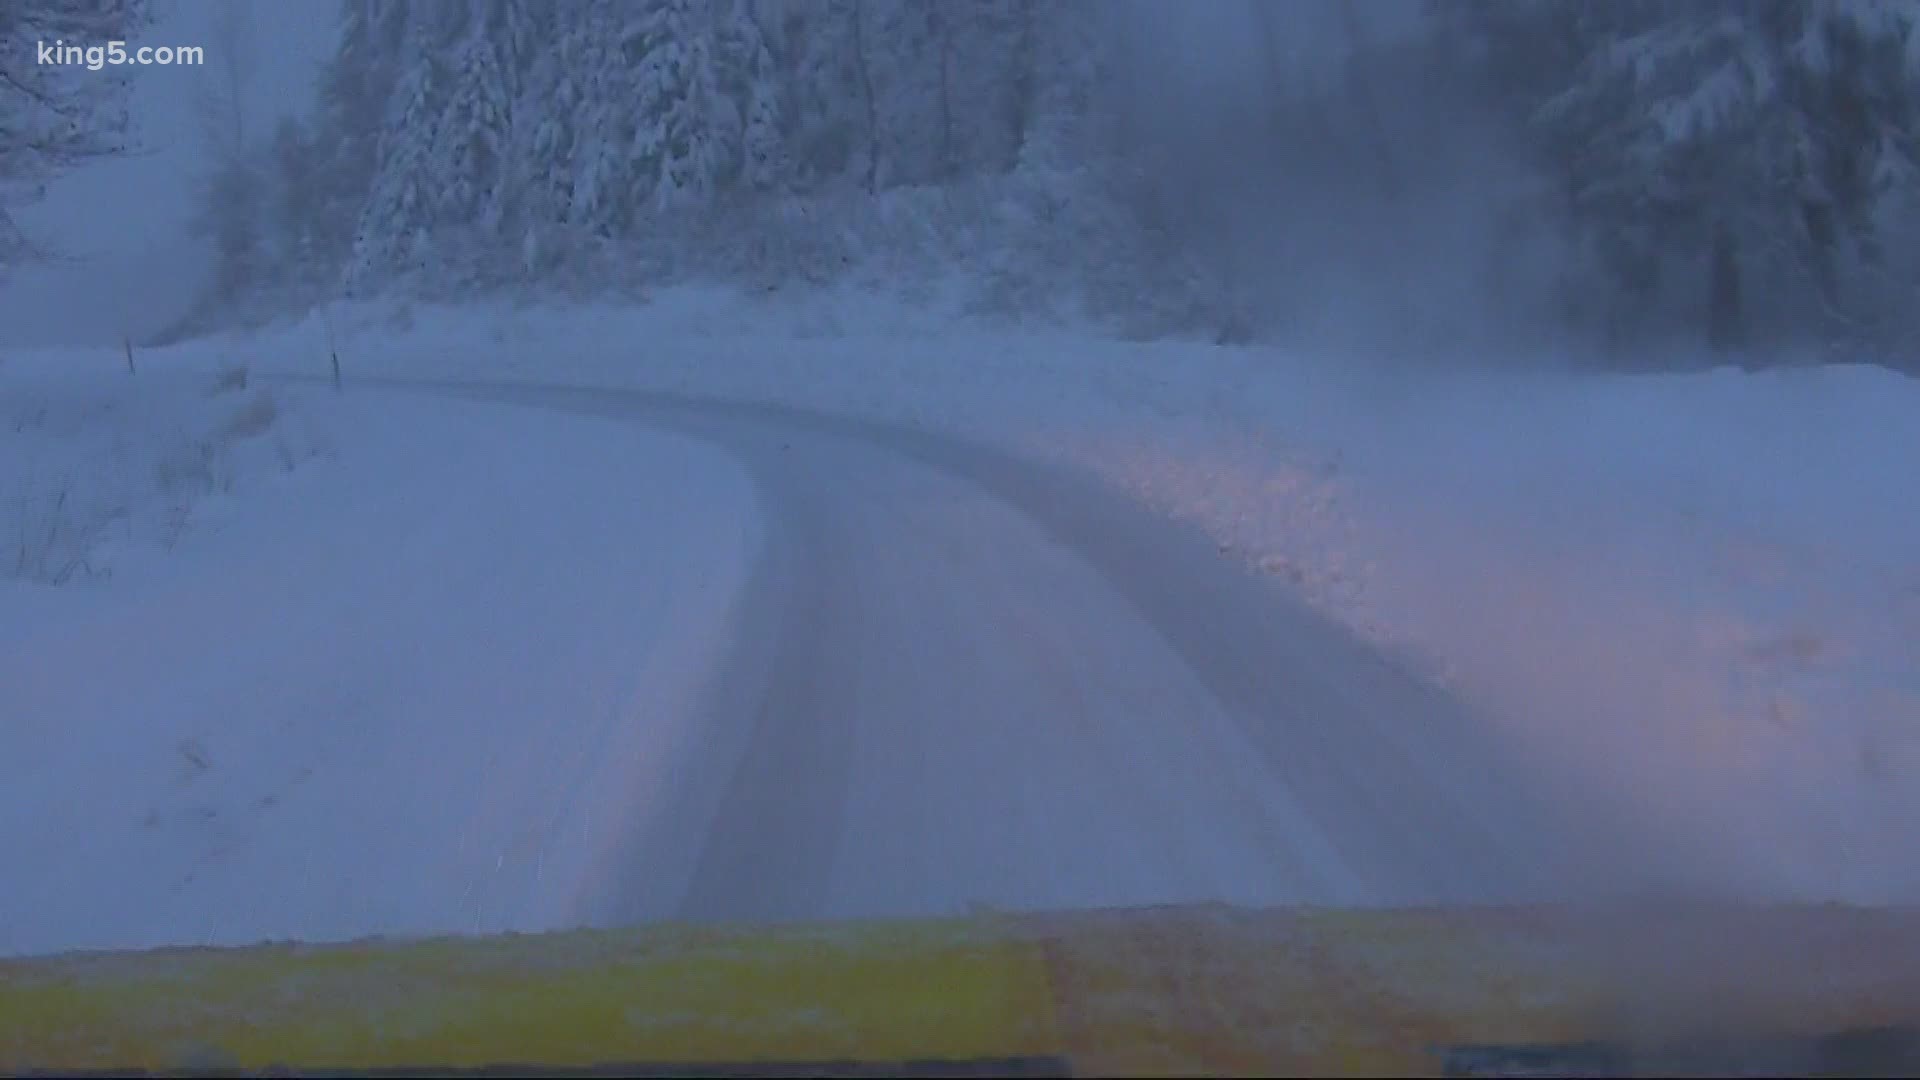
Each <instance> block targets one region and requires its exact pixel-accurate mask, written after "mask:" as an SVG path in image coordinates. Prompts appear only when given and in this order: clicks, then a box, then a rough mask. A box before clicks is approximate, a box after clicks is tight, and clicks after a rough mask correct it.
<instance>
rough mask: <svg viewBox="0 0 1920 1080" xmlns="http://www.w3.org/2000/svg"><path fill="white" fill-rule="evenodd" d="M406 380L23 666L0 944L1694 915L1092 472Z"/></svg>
mask: <svg viewBox="0 0 1920 1080" xmlns="http://www.w3.org/2000/svg"><path fill="white" fill-rule="evenodd" d="M396 388H401V387H399V386H398V385H397V384H396V386H395V387H389V388H388V389H396ZM411 389H412V390H415V391H421V390H424V391H427V392H426V393H424V394H423V393H404V394H402V393H388V392H386V391H385V390H378V391H376V390H367V391H364V392H359V393H357V394H356V395H354V398H353V400H354V404H352V406H351V408H352V409H355V410H359V411H361V412H364V413H370V414H372V415H375V416H377V417H378V418H379V419H380V421H381V422H380V423H376V424H371V425H369V426H368V427H367V431H366V432H363V433H362V434H363V435H365V436H366V437H365V438H362V439H361V440H360V441H359V442H358V443H357V444H356V445H355V447H354V449H352V450H351V451H348V452H345V453H344V454H343V457H344V460H343V463H342V464H343V466H344V467H341V468H336V469H332V470H330V471H328V473H327V476H326V478H325V479H324V480H314V481H311V482H310V483H309V485H308V486H302V487H297V488H290V489H289V491H288V492H287V493H281V494H279V495H276V496H275V497H276V498H279V499H280V501H281V502H282V503H284V504H285V505H280V506H278V507H277V508H274V507H269V509H272V510H274V512H271V513H253V512H249V513H248V514H246V515H241V516H238V517H236V518H235V519H234V520H233V522H231V524H230V527H228V528H226V529H223V530H220V531H218V532H217V533H216V534H214V535H211V536H209V537H207V538H206V539H205V540H204V542H202V543H200V544H198V545H197V546H196V547H194V548H193V549H190V550H185V551H182V552H180V553H178V554H176V556H174V558H177V559H182V560H185V562H184V563H183V566H182V568H181V569H180V570H179V571H178V572H176V573H170V574H169V575H167V576H166V577H164V578H162V579H158V580H157V581H156V583H154V584H153V585H152V586H151V587H146V588H139V589H133V590H131V591H129V592H128V593H126V594H125V595H113V596H112V597H111V599H112V602H111V603H103V604H101V605H99V606H97V607H93V608H86V609H82V610H77V611H73V612H70V613H67V615H65V616H64V617H62V618H60V619H56V620H52V621H51V622H49V623H47V624H46V625H45V626H44V627H43V628H37V632H36V633H34V634H33V635H31V637H29V638H22V639H19V640H15V641H11V642H9V643H8V646H9V647H8V648H7V649H6V651H5V653H4V655H3V656H0V695H4V700H0V712H4V714H5V715H6V717H7V721H8V724H9V730H8V732H7V737H8V745H7V750H8V753H7V755H6V756H5V757H4V759H0V790H5V791H6V797H5V798H4V799H0V868H4V871H5V873H6V874H7V877H8V880H7V881H6V887H5V889H4V891H3V892H0V896H3V897H4V901H3V903H4V906H3V907H0V952H13V953H18V952H33V951H44V950H51V949H59V948H67V947H76V946H78V947H102V946H140V945H157V944H190V943H207V942H241V941H250V940H257V939H261V938H267V937H272V938H284V937H298V938H309V939H325V938H341V937H351V936H357V935H364V934H370V933H425V932H436V931H457V932H476V931H482V932H483V931H489V930H496V929H505V928H516V929H534V928H542V927H553V926H565V925H577V924H581V923H624V922H631V921H637V920H642V919H653V918H693V919H794V918H816V917H827V918H833V917H853V916H864V915H913V914H927V913H939V912H951V911H958V910H963V909H965V908H967V907H969V906H972V905H989V906H999V907H1082V906H1102V905H1135V904H1152V903H1168V902H1197V901H1213V900H1222V901H1230V902H1239V903H1261V904H1264V903H1280V902H1311V903H1333V904H1379V903H1391V904H1401V903H1416V902H1428V901H1449V900H1517V899H1538V898H1554V897H1585V898H1589V899H1591V898H1594V897H1596V896H1602V895H1609V894H1615V893H1618V892H1621V891H1632V890H1637V889H1641V888H1645V887H1651V886H1654V885H1657V884H1669V883H1672V882H1673V881H1675V880H1677V879H1676V878H1675V876H1674V873H1673V871H1674V867H1673V865H1672V864H1671V863H1669V861H1667V860H1665V859H1663V858H1662V857H1661V856H1660V854H1659V853H1658V852H1657V851H1656V850H1654V849H1653V848H1651V847H1650V846H1648V843H1647V842H1646V838H1644V837H1634V836H1630V835H1627V834H1624V833H1622V832H1621V831H1619V830H1617V829H1614V828H1610V827H1609V826H1608V825H1607V823H1606V822H1605V821H1603V820H1600V819H1599V818H1598V816H1597V815H1595V814H1594V813H1592V812H1590V811H1589V809H1588V808H1585V807H1582V806H1580V805H1579V804H1578V801H1577V800H1575V799H1572V798H1570V797H1569V795H1568V793H1567V792H1565V791H1557V792H1551V793H1549V792H1547V791H1546V790H1544V788H1545V787H1546V785H1544V784H1541V783H1539V782H1538V780H1539V778H1538V777H1537V776H1536V775H1534V774H1532V773H1530V771H1529V770H1528V769H1527V768H1526V767H1525V763H1524V762H1520V761H1517V760H1514V759H1512V758H1510V757H1509V756H1508V754H1507V753H1506V751H1505V750H1503V747H1502V744H1501V743H1500V742H1499V741H1498V740H1497V738H1496V736H1495V733H1494V731H1493V730H1492V729H1491V728H1490V727H1489V726H1487V725H1484V724H1482V723H1481V722H1479V721H1478V720H1477V719H1476V718H1475V717H1473V716H1471V715H1469V714H1468V713H1467V712H1466V711H1465V710H1463V709H1462V708H1460V707H1459V706H1458V705H1457V704H1455V703H1454V702H1453V701H1451V700H1450V699H1449V698H1447V697H1446V696H1444V695H1442V694H1440V693H1438V692H1436V691H1434V690H1432V689H1430V688H1428V687H1426V686H1424V685H1423V684H1421V683H1420V682H1419V681H1417V680H1415V679H1414V678H1412V677H1411V676H1409V675H1408V674H1406V673H1405V672H1403V671H1402V670H1400V669H1399V668H1397V667H1396V666H1394V665H1393V664H1391V663H1389V662H1387V661H1386V660H1384V659H1383V658H1381V657H1380V656H1378V655H1377V654H1375V653H1373V652H1371V651H1369V650H1368V649H1367V648H1365V647H1363V646H1361V645H1359V644H1357V643H1355V642H1354V641H1353V640H1352V639H1350V638H1349V637H1348V636H1346V635H1345V634H1343V633H1342V632H1341V631H1339V630H1337V629H1336V628H1334V627H1333V626H1332V625H1331V624H1329V623H1326V622H1324V621H1322V620H1320V619H1319V618H1318V617H1316V616H1314V615H1312V614H1310V613H1309V612H1307V611H1306V610H1305V609H1304V608H1301V607H1299V606H1298V605H1296V604H1294V603H1292V602H1289V601H1288V600H1287V599H1285V597H1284V596H1283V595H1282V594H1281V593H1279V592H1278V591H1277V590H1276V589H1275V588H1274V587H1272V586H1271V585H1270V584H1267V583H1265V582H1263V581H1262V580H1260V579H1258V578H1255V577H1253V576H1251V575H1248V574H1246V573H1244V572H1242V571H1241V570H1239V569H1238V568H1236V567H1235V566H1234V565H1233V564H1232V563H1231V562H1230V561H1228V560H1224V559H1221V558H1219V557H1218V554H1217V552H1216V551H1214V550H1213V548H1212V546H1211V545H1210V544H1209V543H1208V542H1207V541H1205V540H1204V539H1203V538H1202V537H1201V536H1200V534H1198V533H1197V532H1189V531H1187V530H1186V529H1184V528H1181V527H1176V526H1173V525H1170V524H1167V523H1165V522H1164V521H1162V520H1160V519H1158V518H1156V517H1155V516H1153V515H1152V514H1150V513H1149V512H1147V511H1145V510H1142V509H1140V508H1138V507H1136V506H1134V505H1133V504H1131V503H1129V502H1128V501H1126V500H1125V499H1122V498H1119V497H1115V496H1112V495H1109V494H1107V493H1105V492H1104V491H1103V490H1102V489H1100V488H1099V487H1097V486H1096V485H1093V484H1091V483H1089V482H1086V481H1085V480H1083V479H1080V478H1078V477H1075V476H1071V475H1068V474H1065V473H1062V472H1057V471H1053V470H1049V469H1046V468H1042V467H1039V466H1035V465H1032V464H1029V463H1024V462H1020V461H1016V460H1014V459H1011V458H1007V457H1004V456H1001V455H999V454H997V453H994V452H990V451H988V450H985V449H983V448H979V447H974V446H970V445H966V444H962V443H958V442H955V441H952V440H949V439H945V438H936V437H933V436H928V435H925V434H921V433H917V432H913V431H908V430H903V429H897V428H884V427H878V426H867V425H861V424H858V423H856V422H853V421H845V420H831V421H830V420H825V419H822V418H819V417H817V416H812V415H809V414H804V413H798V412H785V411H781V410H774V409H766V408H755V407H745V406H713V405H703V404H699V403H693V402H685V401H674V400H671V399H668V398H663V397H660V396H657V395H640V394H624V395H623V394H618V393H611V392H603V391H579V390H567V389H562V388H537V387H519V388H512V389H507V388H487V389H480V388H473V387H468V388H465V389H461V388H455V387H450V386H439V387H434V386H428V385H425V384H421V385H416V386H413V387H412V388H411ZM455 397H466V398H482V399H491V402H490V403H486V404H476V403H474V402H471V401H454V400H451V399H452V398H455ZM503 406H507V407H503ZM663 429H671V430H673V431H674V432H675V433H673V434H663V433H662V431H663ZM689 434H690V435H692V436H695V437H696V438H687V437H686V436H687V435H689ZM702 442H704V443H706V445H701V443H702ZM742 466H744V468H743V467H742ZM314 484H317V485H319V486H318V487H315V486H312V485H314ZM756 491H757V495H756ZM296 493H297V498H295V497H294V495H295V494H296Z"/></svg>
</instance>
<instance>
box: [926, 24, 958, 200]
mask: <svg viewBox="0 0 1920 1080" xmlns="http://www.w3.org/2000/svg"><path fill="white" fill-rule="evenodd" d="M928 13H929V15H930V17H931V18H932V21H933V26H932V30H933V38H934V42H935V44H936V45H937V46H938V47H939V49H940V177H941V179H943V180H945V179H949V178H951V177H952V176H953V174H954V173H955V172H956V171H958V170H957V169H956V168H955V163H954V160H953V27H952V26H951V25H949V24H948V22H947V18H946V15H945V14H944V13H943V12H942V11H941V9H940V5H939V4H938V3H935V4H934V6H933V7H932V8H931V9H929V12H928Z"/></svg>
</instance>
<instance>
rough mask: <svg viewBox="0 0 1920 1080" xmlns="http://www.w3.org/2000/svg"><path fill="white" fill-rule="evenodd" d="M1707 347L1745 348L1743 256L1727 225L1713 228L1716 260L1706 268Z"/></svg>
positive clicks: (1724, 349) (1721, 349) (1713, 258)
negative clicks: (1742, 296) (1742, 312)
mask: <svg viewBox="0 0 1920 1080" xmlns="http://www.w3.org/2000/svg"><path fill="white" fill-rule="evenodd" d="M1707 274H1708V278H1707V343H1708V345H1709V346H1711V347H1712V348H1713V349H1714V350H1716V351H1727V350H1731V349H1736V348H1739V347H1740V345H1741V344H1742V338H1743V337H1744V335H1743V334H1742V326H1741V322H1742V320H1741V297H1740V253H1739V248H1738V243H1737V241H1735V239H1734V236H1733V230H1732V229H1730V228H1728V227H1727V224H1726V222H1718V223H1716V224H1715V225H1714V227H1713V256H1712V258H1711V260H1709V265H1708V268H1707Z"/></svg>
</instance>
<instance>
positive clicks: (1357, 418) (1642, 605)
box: [166, 289, 1920, 900]
mask: <svg viewBox="0 0 1920 1080" xmlns="http://www.w3.org/2000/svg"><path fill="white" fill-rule="evenodd" d="M330 321H331V322H332V324H333V325H332V329H331V332H329V330H328V328H327V326H326V325H325V324H324V323H323V322H322V321H321V320H318V319H315V320H311V321H309V322H307V323H303V324H300V325H295V326H291V327H283V328H280V329H278V330H275V331H273V332H270V333H267V334H263V335H261V336H259V337H257V338H252V339H245V340H236V341H225V342H219V343H207V344H195V345H189V346H183V347H181V348H179V349H175V350H171V351H170V354H169V355H168V356H167V357H166V362H167V363H170V364H173V365H176V366H183V367H191V366H196V365H197V366H209V365H211V364H213V363H214V362H215V358H216V357H218V356H220V355H227V354H230V353H232V352H235V351H239V352H242V353H244V354H245V355H246V356H247V358H248V360H249V362H251V363H254V364H256V365H259V366H261V367H263V368H270V369H273V370H278V371H287V372H299V373H307V374H321V373H324V371H325V370H326V357H327V353H328V349H329V346H330V344H337V345H338V347H339V351H340V354H341V358H342V362H343V364H344V366H345V369H346V371H347V374H348V376H349V378H351V377H354V376H356V375H382V374H393V375H408V376H414V375H421V376H442V377H455V378H467V377H470V378H484V379H524V380H529V381H543V382H573V383H588V384H602V385H615V386H623V387H644V388H652V389H666V390H676V391H688V392H695V393H702V394H713V395H720V396H727V397H737V398H745V399H755V400H777V401H782V402H788V403H793V404H799V405H809V406H815V407H819V408H822V409H827V410H831V411H837V412H844V413H851V414H857V415H863V416H869V417H879V418H884V419H888V420H892V421H897V422H902V423H907V424H915V425H926V426H930V427H938V428H944V429H949V430H954V431H958V432H962V433H967V434H971V435H974V436H978V437H985V438H990V439H994V440H997V441H1000V442H1003V443H1008V444H1011V445H1014V446H1017V447H1021V448H1024V449H1025V450H1027V451H1029V452H1031V453H1035V454H1038V455H1041V456H1045V457H1048V458H1050V459H1053V460H1057V461H1066V462H1072V463H1075V464H1078V465H1080V466H1083V467H1085V468H1087V469H1089V470H1091V471H1093V472H1095V473H1097V474H1099V475H1101V476H1102V477H1104V478H1105V479H1107V480H1108V481H1110V482H1112V483H1114V484H1116V485H1118V486H1121V487H1123V488H1125V489H1126V490H1129V491H1131V492H1133V493H1135V494H1136V495H1137V496H1139V497H1140V498H1142V499H1143V500H1145V501H1147V502H1149V503H1151V504H1152V505H1155V506H1157V507H1159V508H1161V509H1163V510H1164V511H1166V512H1168V513H1169V514H1172V515H1175V516H1178V517H1181V518H1185V519H1188V520H1191V521H1194V522H1197V523H1198V524H1200V525H1201V526H1203V527H1204V528H1206V529H1207V530H1209V531H1210V532H1211V533H1212V534H1213V536H1214V537H1215V538H1216V539H1217V540H1218V541H1219V543H1220V545H1221V548H1222V551H1223V552H1224V553H1226V554H1228V555H1229V556H1231V557H1235V558H1240V559H1244V560H1246V561H1247V562H1248V563H1249V564H1250V565H1252V566H1255V567H1258V568H1260V569H1262V570H1264V571H1266V572H1268V573H1270V574H1272V575H1273V576H1274V577H1275V578H1277V579H1278V580H1280V581H1282V582H1284V583H1285V584H1287V585H1288V586H1289V587H1291V588H1293V589H1295V590H1296V591H1297V592H1298V593H1299V594H1300V595H1301V596H1302V597H1303V598H1305V599H1306V600H1307V601H1308V602H1310V603H1313V604H1314V605H1316V606H1317V607H1319V608H1321V609H1322V610H1324V611H1327V612H1329V613H1331V614H1332V615H1334V616H1335V617H1336V618H1338V619H1340V620H1341V621H1343V622H1344V623H1346V624H1347V625H1348V626H1350V627H1352V628H1353V629H1354V630H1355V631H1357V632H1358V633H1360V634H1362V635H1364V636H1366V637H1368V638H1370V639H1371V640H1374V641H1375V642H1377V643H1379V644H1381V645H1382V646H1383V647H1385V648H1388V649H1390V650H1393V651H1396V652H1398V653H1400V654H1402V655H1403V656H1405V657H1406V658H1407V661H1408V662H1409V663H1414V664H1419V665H1422V666H1424V667H1425V668H1427V669H1429V670H1431V671H1432V672H1434V673H1435V674H1436V675H1437V676H1439V677H1441V678H1444V679H1446V680H1448V681H1449V682H1450V683H1451V684H1452V685H1453V686H1454V687H1455V688H1456V689H1457V690H1458V691H1459V692H1461V693H1462V694H1464V695H1466V696H1468V697H1470V698H1472V699H1474V700H1475V701H1477V702H1479V703H1481V704H1482V705H1484V706H1486V707H1487V708H1488V709H1490V710H1491V711H1492V712H1493V713H1494V714H1495V715H1496V716H1498V717H1499V718H1501V720H1502V721H1503V722H1504V723H1505V724H1507V725H1508V726H1509V728H1510V729H1511V730H1512V732H1513V736H1514V738H1515V739H1516V740H1518V741H1520V742H1522V743H1524V744H1526V745H1528V746H1530V747H1532V748H1533V749H1535V750H1536V751H1537V752H1538V753H1539V754H1540V755H1541V757H1540V760H1541V762H1542V766H1543V768H1551V769H1554V770H1555V771H1556V773H1558V774H1560V775H1563V776H1564V777H1565V779H1566V781H1567V783H1568V785H1569V790H1570V791H1576V792H1579V793H1581V794H1583V795H1584V796H1585V797H1591V798H1600V799H1606V800H1608V801H1610V802H1613V803H1616V804H1619V805H1622V806H1624V807H1627V808H1629V809H1631V810H1634V811H1636V812H1640V813H1644V814H1647V815H1651V816H1653V817H1654V818H1656V819H1657V820H1659V821H1660V822H1661V823H1662V827H1663V828H1670V829H1672V830H1678V831H1684V832H1686V833H1688V834H1689V835H1691V836H1694V837H1696V838H1697V840H1698V844H1699V850H1700V852H1701V858H1702V859H1703V860H1720V861H1723V862H1724V863H1725V864H1726V866H1727V872H1728V875H1729V880H1730V881H1732V882H1735V883H1737V884H1738V886H1739V887H1742V888H1746V889H1751V890H1753V891H1759V892H1765V893H1768V894H1786V895H1792V896H1798V897H1808V898H1840V899H1855V900H1883V899H1889V898H1894V897H1899V898H1904V899H1909V900H1911V899H1913V898H1915V897H1920V847H1916V846H1915V845H1913V844H1912V843H1911V841H1910V838H1911V837H1912V836H1913V835H1920V651H1917V650H1920V645H1917V644H1916V643H1920V500H1916V499H1915V498H1914V497H1913V492H1912V486H1913V476H1912V470H1913V464H1914V463H1915V462H1920V384H1916V383H1915V382H1914V381H1913V380H1911V379H1907V378H1904V377H1901V376H1897V375H1893V374H1890V373H1887V372H1884V371H1881V370H1878V369H1872V368H1864V367H1863V368H1840V367H1831V368H1824V369H1819V370H1801V371H1784V372H1778V373H1771V374H1764V375H1742V374H1735V373H1731V372H1725V371H1716V372H1711V373H1706V374H1696V375H1663V376H1632V377H1627V376H1612V377H1597V376H1575V375H1571V374H1567V375H1533V376H1509V377H1493V376H1487V375H1474V376H1468V375H1439V374H1427V375H1413V374H1408V373H1407V372H1406V371H1404V370H1403V371H1399V372H1395V373H1373V374H1369V373H1368V372H1367V371H1365V370H1362V369H1358V368H1348V369H1345V370H1342V369H1340V368H1339V367H1337V366H1335V365H1331V364H1327V363H1323V362H1313V361H1311V360H1310V359H1308V358H1301V357H1292V356H1286V355H1282V354H1278V353H1275V352H1273V351H1270V350H1255V349H1222V348H1208V347H1200V346H1184V345H1168V344H1158V345H1127V344H1117V343H1111V342H1102V341H1098V340H1094V339H1093V338H1091V337H1090V336H1087V335H1084V334H1073V333H1068V332H1055V333H1048V334H1037V333H1029V332H1022V331H1019V330H1018V329H1016V328H1013V327H1008V326H1004V325H995V324H991V323H983V322H978V321H966V320H962V319H960V318H958V317H954V316H948V315H941V314H938V313H928V312H926V311H923V310H913V311H909V310H903V309H900V308H899V307H897V306H894V305H889V304H884V303H881V302H878V301H873V300H871V299H868V298H866V297H864V296H862V295H860V294H857V293H850V292H800V291H793V290H788V291H785V292H781V293H774V294H768V295H763V296H758V297H755V298H753V299H750V300H743V299H741V298H740V297H739V296H737V295H735V294H732V293H729V292H724V291H718V290H696V289H678V290H671V291H665V292H662V293H660V294H658V295H656V296H655V297H654V298H653V299H652V302H651V303H649V304H646V305H643V306H638V307H633V308H612V307H581V308H554V307H529V308H526V309H523V310H518V311H485V312H476V311H466V310H449V309H433V308H427V309H418V310H414V311H411V312H404V313H399V312H395V311H393V310H384V309H382V310H376V309H373V308H359V309H343V310H341V311H337V312H334V313H332V314H331V316H330ZM330 339H331V342H330Z"/></svg>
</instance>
